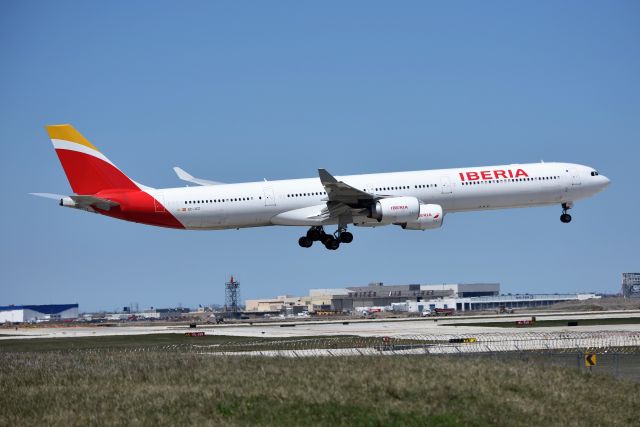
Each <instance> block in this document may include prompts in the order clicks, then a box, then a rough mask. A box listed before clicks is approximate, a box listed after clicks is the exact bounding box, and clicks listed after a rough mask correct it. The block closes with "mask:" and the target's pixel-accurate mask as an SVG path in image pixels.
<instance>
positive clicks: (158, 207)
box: [153, 193, 165, 212]
mask: <svg viewBox="0 0 640 427" xmlns="http://www.w3.org/2000/svg"><path fill="white" fill-rule="evenodd" d="M153 204H154V206H155V211H156V212H164V211H165V208H164V207H165V204H164V194H163V193H158V194H156V195H155V197H154V198H153Z"/></svg>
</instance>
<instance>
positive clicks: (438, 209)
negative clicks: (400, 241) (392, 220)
mask: <svg viewBox="0 0 640 427" xmlns="http://www.w3.org/2000/svg"><path fill="white" fill-rule="evenodd" d="M442 220H443V214H442V206H440V205H420V215H419V216H418V219H416V220H415V221H407V222H405V223H402V224H400V225H401V226H402V228H403V229H405V230H432V229H434V228H440V227H442Z"/></svg>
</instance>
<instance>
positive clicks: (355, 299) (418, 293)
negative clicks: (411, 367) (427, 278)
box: [245, 283, 500, 314]
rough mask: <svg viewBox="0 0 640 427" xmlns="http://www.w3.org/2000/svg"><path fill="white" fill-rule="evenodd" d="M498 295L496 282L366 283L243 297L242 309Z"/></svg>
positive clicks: (315, 308)
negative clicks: (303, 292) (300, 294)
mask: <svg viewBox="0 0 640 427" xmlns="http://www.w3.org/2000/svg"><path fill="white" fill-rule="evenodd" d="M499 294H500V284H499V283H450V284H447V283H440V284H425V285H420V284H410V285H384V284H383V283H370V284H369V285H367V286H349V287H345V288H328V289H311V290H310V292H309V296H304V297H296V296H290V295H283V296H278V297H276V298H267V299H253V300H246V302H245V303H246V311H248V312H260V313H276V312H281V311H285V310H292V311H293V313H294V314H295V313H298V312H301V311H309V312H319V311H339V312H342V311H354V310H357V309H359V308H364V307H387V306H390V305H391V304H393V303H399V302H405V301H407V300H413V301H422V300H427V299H433V298H445V297H453V298H457V297H472V296H494V295H499Z"/></svg>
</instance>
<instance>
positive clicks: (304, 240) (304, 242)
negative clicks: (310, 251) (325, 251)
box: [298, 236, 313, 248]
mask: <svg viewBox="0 0 640 427" xmlns="http://www.w3.org/2000/svg"><path fill="white" fill-rule="evenodd" d="M298 244H299V245H300V246H301V247H303V248H310V247H311V245H313V240H311V239H310V238H308V237H307V236H302V237H301V238H299V239H298Z"/></svg>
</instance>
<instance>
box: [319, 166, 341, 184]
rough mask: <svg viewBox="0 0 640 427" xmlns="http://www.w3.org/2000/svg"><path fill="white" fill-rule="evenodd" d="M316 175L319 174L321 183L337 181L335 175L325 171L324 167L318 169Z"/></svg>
mask: <svg viewBox="0 0 640 427" xmlns="http://www.w3.org/2000/svg"><path fill="white" fill-rule="evenodd" d="M318 175H320V182H321V183H322V185H324V184H335V183H337V182H338V180H337V179H336V177H335V176H333V175H331V174H330V173H329V172H327V170H326V169H322V168H320V169H318Z"/></svg>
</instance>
